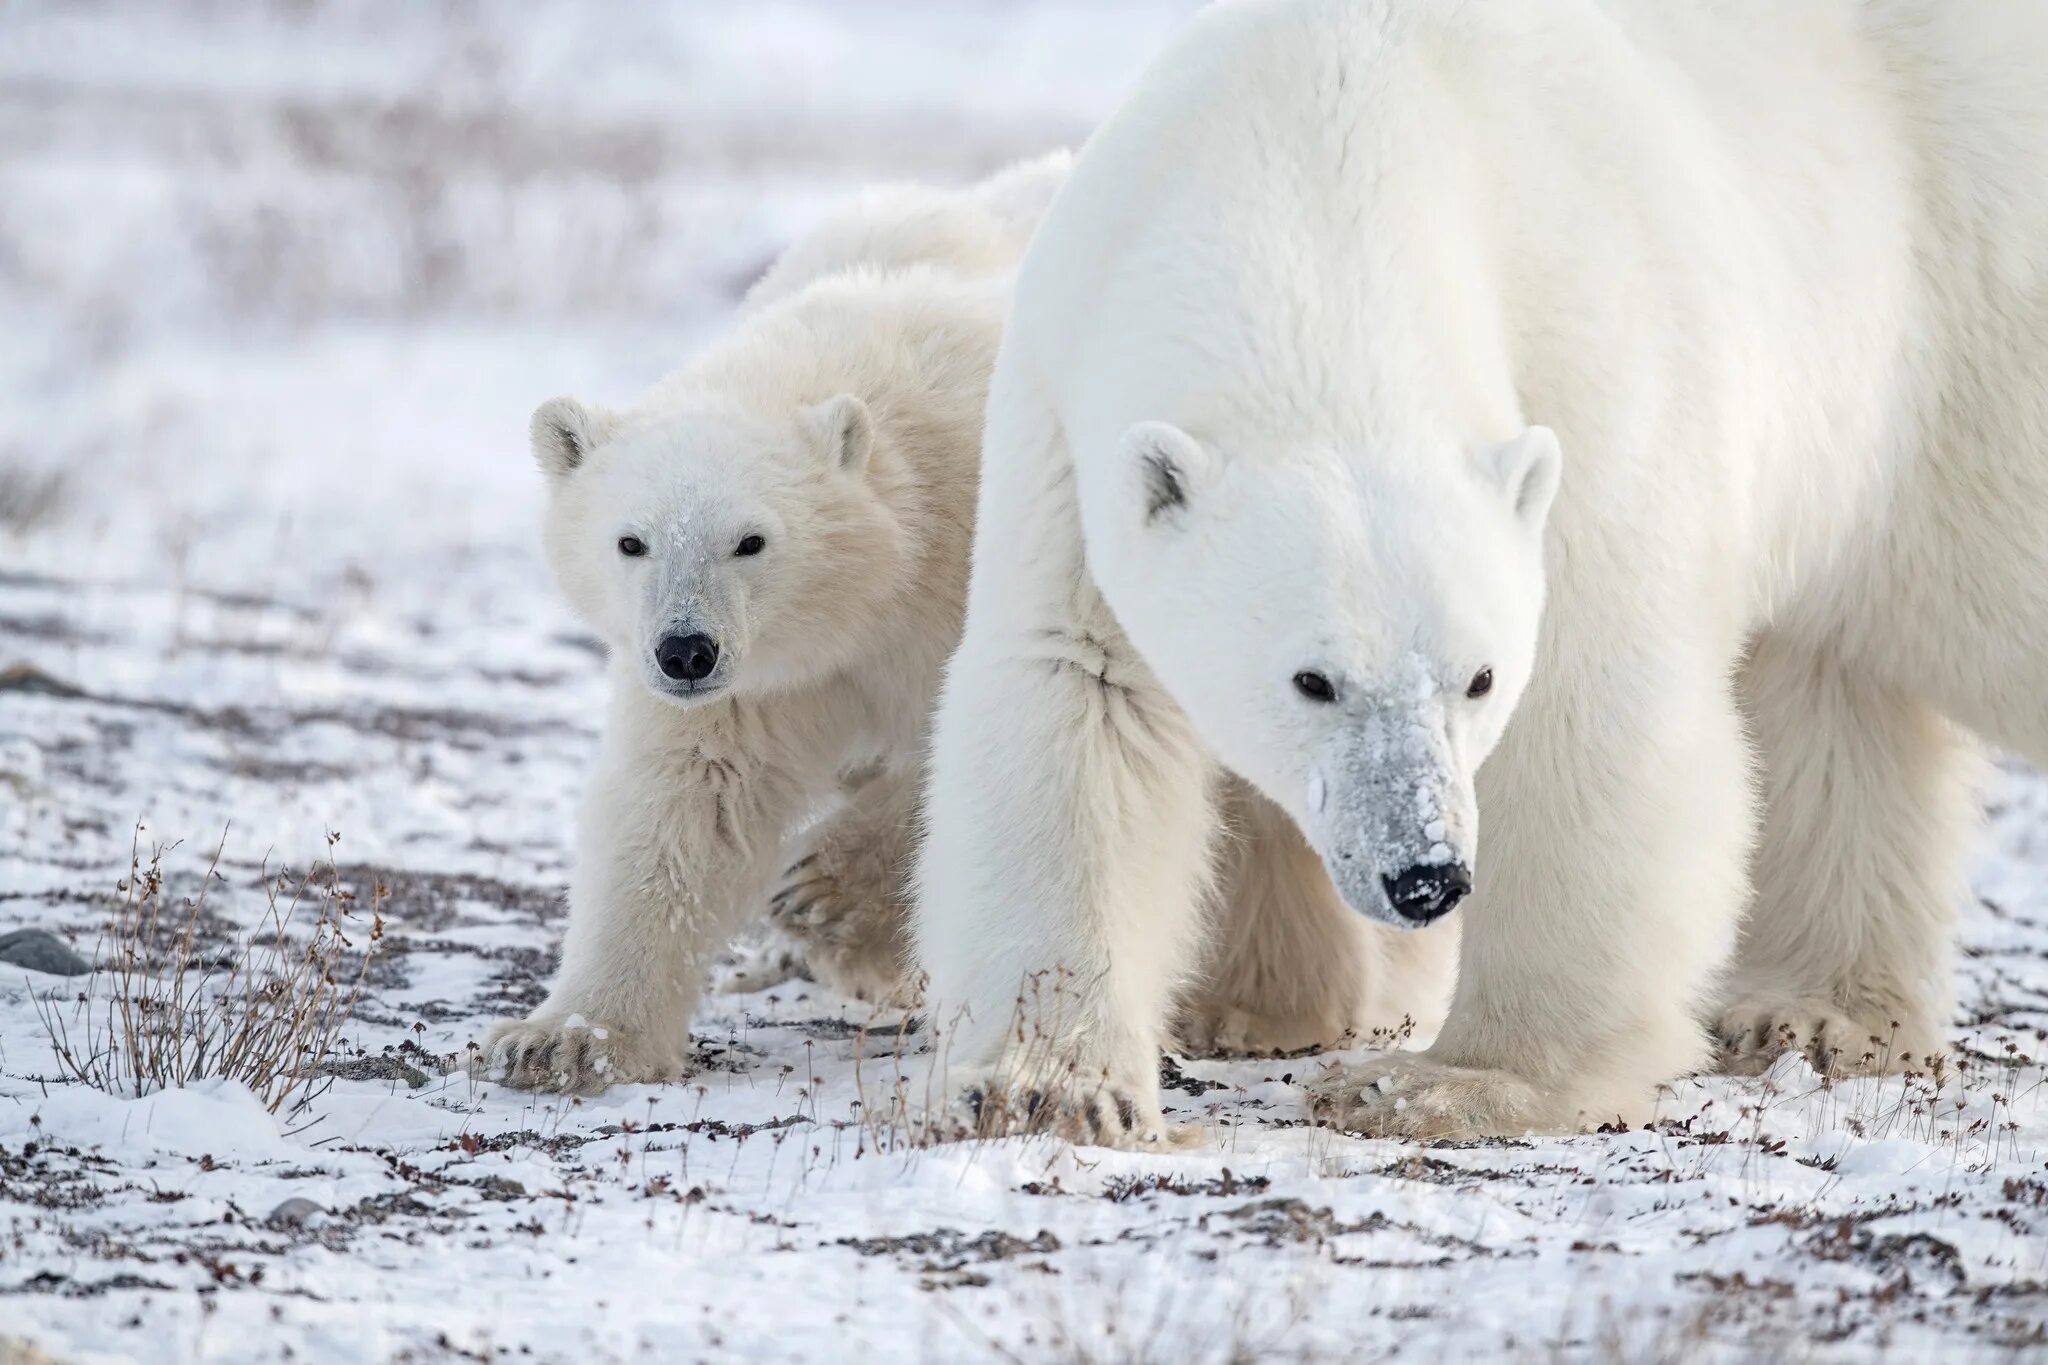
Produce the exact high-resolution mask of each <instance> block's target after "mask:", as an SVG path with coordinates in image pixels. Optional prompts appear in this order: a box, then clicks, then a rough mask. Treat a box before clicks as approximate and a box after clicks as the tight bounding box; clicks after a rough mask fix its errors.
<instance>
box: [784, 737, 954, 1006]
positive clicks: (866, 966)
mask: <svg viewBox="0 0 2048 1365" xmlns="http://www.w3.org/2000/svg"><path fill="white" fill-rule="evenodd" d="M921 777H922V774H921V773H920V772H919V771H918V769H917V768H915V767H914V766H913V767H906V768H901V769H896V768H891V769H888V770H885V771H884V772H882V773H881V774H879V775H878V776H876V777H874V778H872V779H870V780H869V781H867V782H865V783H863V784H862V785H861V786H860V787H859V788H858V789H856V790H855V791H853V792H851V793H850V794H849V795H848V797H847V801H846V804H845V806H844V807H842V808H841V809H840V810H838V811H835V812H834V813H833V814H832V815H830V816H828V817H826V818H825V819H824V820H823V821H821V822H820V823H819V824H818V826H817V828H815V829H813V830H811V831H810V832H809V833H808V834H806V835H805V837H804V841H803V847H802V850H801V854H800V856H799V857H797V859H796V860H795V861H794V862H793V863H792V864H791V865H790V866H789V867H788V868H786V869H785V870H784V871H783V874H782V882H781V885H780V886H778V887H777V888H776V890H775V893H774V895H772V896H771V897H770V898H769V901H768V916H769V920H770V921H771V922H772V923H773V924H774V926H775V927H776V928H777V929H779V930H781V931H782V932H783V933H784V934H786V935H787V936H788V937H789V939H790V940H791V941H792V942H793V943H794V944H795V945H796V946H797V947H798V948H800V949H801V950H802V953H803V960H804V963H805V965H806V967H807V968H808V969H809V973H810V975H811V978H812V979H813V980H815V981H819V982H822V983H823V984H825V985H827V986H830V987H831V988H832V989H833V990H836V991H838V992H840V993H841V994H844V995H850V996H852V997H853V998H854V999H856V1000H866V1001H870V1002H873V1003H877V1004H882V1005H896V1006H906V1007H907V1006H909V1005H911V1004H914V1003H915V1002H916V998H917V984H916V974H915V972H914V971H913V970H912V967H911V953H910V907H909V896H910V873H911V867H912V864H913V862H914V861H915V859H916V856H917V832H918V825H919V819H920V817H919V813H918V805H919V803H918V783H919V781H920V779H921Z"/></svg>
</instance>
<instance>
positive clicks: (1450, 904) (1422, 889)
mask: <svg viewBox="0 0 2048 1365" xmlns="http://www.w3.org/2000/svg"><path fill="white" fill-rule="evenodd" d="M1380 881H1381V883H1382V884H1383V885H1384V886H1385V887H1386V888H1387V899H1388V900H1389V901H1391V902H1392V903H1393V906H1394V913H1395V914H1397V915H1399V916H1400V917H1401V918H1402V919H1405V920H1407V921H1408V922H1409V923H1411V924H1429V923H1432V922H1434V921H1436V920H1440V919H1442V918H1443V917H1444V916H1445V915H1448V914H1450V913H1451V911H1453V910H1455V909H1457V907H1458V902H1459V901H1461V900H1463V899H1465V897H1466V896H1467V895H1468V894H1470V892H1471V890H1472V874H1471V873H1470V872H1469V871H1467V870H1466V868H1465V867H1464V865H1463V864H1462V863H1438V864H1437V865H1435V866H1434V867H1411V868H1409V869H1408V870H1407V871H1406V872H1403V873H1401V874H1400V875H1398V876H1394V877H1382V878H1380Z"/></svg>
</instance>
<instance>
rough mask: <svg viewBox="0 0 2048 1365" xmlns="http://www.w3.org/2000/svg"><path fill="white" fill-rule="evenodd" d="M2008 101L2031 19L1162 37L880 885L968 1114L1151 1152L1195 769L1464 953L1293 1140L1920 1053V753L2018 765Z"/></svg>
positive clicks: (2044, 247)
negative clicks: (913, 822)
mask: <svg viewBox="0 0 2048 1365" xmlns="http://www.w3.org/2000/svg"><path fill="white" fill-rule="evenodd" d="M2043 70H2048V11H2044V10H2043V9H2042V7H2040V6H1991V7H1981V6H1954V5H1949V4H1943V3H1939V2H1938V0H1827V2H1826V3H1821V4H1818V5H1812V6H1803V7H1800V8H1799V10H1798V12H1797V14H1796V15H1794V16H1788V13H1787V11H1786V10H1785V9H1784V7H1782V6H1772V5H1762V4H1757V5H1733V6H1730V5H1726V4H1708V3H1704V2H1703V0H1608V2H1607V3H1591V2H1590V0H1529V3H1521V4H1514V5H1471V4H1462V3H1453V2H1452V0H1400V2H1399V3H1395V0H1341V2H1339V0H1235V2H1234V3H1226V4H1220V5H1217V6H1215V7H1213V8H1211V9H1210V10H1208V11H1206V12H1204V13H1203V14H1202V15H1201V16H1200V17H1198V18H1197V19H1195V20H1194V21H1193V23H1191V24H1190V26H1189V28H1188V29H1187V31H1186V34H1185V36H1184V37H1183V38H1182V39H1181V40H1180V41H1178V42H1177V43H1176V44H1175V45H1174V46H1173V47H1172V48H1171V49H1170V51H1169V52H1168V53H1167V54H1166V55H1165V56H1164V57H1162V58H1161V59H1160V61H1159V62H1158V63H1157V65H1156V66H1155V67H1154V68H1153V69H1152V71H1151V72H1150V73H1149V74H1148V75H1147V76H1146V77H1144V78H1143V80H1142V82H1141V84H1140V86H1139V88H1138V90H1137V92H1136V94H1135V95H1134V96H1133V98H1132V99H1131V100H1130V101H1129V103H1128V104H1127V105H1126V106H1125V107H1124V108H1123V109H1122V110H1121V111H1120V112H1119V113H1118V114H1117V115H1115V116H1114V117H1113V118H1112V119H1111V121H1110V122H1109V123H1108V124H1107V125H1106V126H1105V127H1104V128H1103V129H1102V130H1100V131H1099V132H1098V133H1097V135H1096V136H1095V138H1094V139H1093V140H1092V141H1091V142H1090V144H1089V146H1088V148H1087V150H1086V151H1085V152H1084V154H1083V155H1082V156H1081V158H1080V159H1079V160H1078V162H1077V163H1076V165H1075V168H1074V171H1073V174H1072V176H1071V177H1070V179H1069V181H1068V183H1067V185H1066V187H1065V188H1064V189H1063V191H1062V192H1061V195H1060V197H1059V199H1058V201H1057V202H1056V203H1055V205H1054V206H1053V208H1052V210H1051V212H1050V213H1049V214H1048V216H1047V218H1046V221H1045V222H1044V224H1043V225H1042V226H1041V228H1040V230H1039V233H1038V235H1037V237H1036V238H1035V239H1034V241H1033V244H1032V246H1031V248H1030V250H1029V252H1028V253H1027V256H1026V260H1025V263H1024V265H1023V267H1022V268H1021V271H1020V275H1019V280H1018V286H1017V301H1016V304H1015V307H1014V309H1013V312H1012V315H1011V321H1010V325H1009V330H1008V332H1007V334H1006V336H1005V338H1004V341H1003V346H1002V352H1001V356H1000V358H999V361H998V365H997V370H996V374H995V377H994V379H993V381H992V385H991V392H990V400H989V402H990V406H989V419H988V427H987V432H986V436H985V463H984V470H983V478H982V487H981V504H980V513H979V516H980V524H979V530H978V538H977V543H976V547H975V559H974V566H973V574H972V582H971V586H970V591H969V607H968V617H967V626H966V631H965V635H964V637H963V640H962V644H961V647H960V649H959V651H958V653H957V655H956V656H955V659H954V662H953V665H952V667H951V669H950V672H949V675H948V678H947V681H946V685H945V688H944V691H943V695H942V700H941V703H940V710H939V715H938V718H937V721H936V728H935V737H934V752H933V758H932V776H931V779H930V791H929V797H928V805H929V810H930V832H929V835H928V838H927V840H926V842H925V845H924V850H923V853H922V855H921V863H920V868H919V874H918V876H919V897H920V908H919V919H918V931H917V937H918V945H919V950H920V953H921V956H922V959H923V962H924V965H925V967H926V969H927V971H928V973H929V978H930V991H931V994H932V997H933V998H934V1000H935V1001H938V1002H942V1003H941V1004H940V1008H941V1009H947V1008H957V1009H961V1010H964V1011H966V1012H967V1013H968V1014H969V1016H970V1017H971V1019H972V1023H971V1024H970V1025H969V1026H967V1027H966V1028H965V1029H964V1030H961V1031H956V1034H955V1036H954V1038H953V1040H952V1048H951V1058H952V1061H953V1062H954V1063H955V1064H956V1066H957V1067H958V1073H959V1074H958V1075H957V1077H956V1086H957V1093H959V1094H960V1095H961V1096H962V1097H963V1098H964V1099H965V1100H966V1101H967V1102H968V1103H969V1104H971V1105H976V1106H986V1104H987V1103H988V1101H989V1098H990V1096H992V1095H998V1096H1003V1097H1005V1098H1006V1099H1007V1100H1009V1101H1010V1102H1013V1103H1018V1102H1021V1103H1023V1104H1025V1105H1026V1106H1028V1107H1030V1108H1032V1109H1033V1110H1034V1111H1039V1110H1043V1109H1045V1108H1046V1107H1048V1106H1050V1107H1052V1108H1053V1109H1055V1110H1057V1111H1059V1112H1060V1113H1062V1114H1064V1115H1068V1116H1071V1118H1072V1124H1071V1126H1072V1127H1073V1128H1075V1129H1076V1130H1078V1131H1079V1132H1080V1133H1081V1135H1083V1136H1088V1137H1093V1138H1096V1139H1099V1140H1104V1141H1111V1142H1143V1141H1148V1140H1155V1139H1157V1138H1158V1137H1160V1136H1161V1135H1162V1131H1163V1125H1162V1122H1161V1117H1160V1110H1159V1107H1158V1100H1157V1086H1156V1078H1155V1076H1154V1074H1153V1053H1154V1051H1155V1050H1156V1047H1157V1045H1158V1040H1159V1038H1160V1036H1161V1033H1162V1030H1163V1029H1164V1028H1165V1027H1166V1024H1167V1020H1168V1017H1169V1002H1170V999H1171V996H1172V991H1173V982H1174V981H1175V979H1176V978H1177V977H1178V976H1179V975H1181V974H1182V973H1183V972H1184V971H1185V970H1186V968H1187V963H1188V960H1189V957H1190V954H1191V953H1193V952H1194V951H1195V944H1196V942H1197V941H1198V937H1199V935H1198V934H1197V933H1196V931H1195V930H1196V926H1195V921H1194V912H1193V910H1192V909H1191V907H1192V906H1193V905H1195V904H1196V903H1197V900H1198V891H1199V888H1200V886H1201V884H1202V882H1203V881H1204V879H1205V878H1206V877H1207V876H1208V869H1209V866H1210V860H1211V857H1212V846H1213V844H1214V841H1215V839H1216V831H1217V817H1216V807H1215V802H1214V800H1213V798H1212V793H1213V791H1214V789H1215V781H1216V775H1217V774H1218V773H1219V772H1225V771H1227V772H1229V773H1231V774H1234V775H1235V776H1236V777H1237V778H1239V779H1241V780H1243V781H1245V782H1248V783H1249V784H1250V785H1251V786H1252V787H1253V788H1255V789H1256V790H1257V791H1258V792H1259V793H1261V794H1262V795H1263V797H1264V798H1266V799H1267V800H1269V801H1270V802H1271V803H1272V804H1273V806H1274V807H1276V808H1277V809H1279V810H1282V811H1284V812H1285V813H1286V815H1287V816H1288V817H1290V818H1291V820H1292V822H1293V823H1294V824H1295V825H1296V826H1298V827H1299V828H1300V829H1301V830H1302V831H1303V832H1304V834H1305V835H1306V838H1307V841H1308V843H1309V844H1310V845H1311V846H1312V847H1313V848H1314V851H1315V854H1316V855H1317V856H1318V857H1319V859H1320V861H1321V863H1322V864H1323V865H1324V866H1325V867H1326V868H1327V869H1328V871H1329V874H1330V877H1331V879H1332V880H1333V881H1334V883H1335V885H1336V886H1337V887H1338V889H1339V890H1340V891H1341V893H1342V895H1343V897H1344V900H1345V901H1346V902H1348V903H1349V904H1350V905H1351V906H1352V907H1353V908H1354V909H1355V910H1356V911H1357V912H1358V913H1359V914H1361V915H1364V916H1369V917H1371V918H1373V919H1375V920H1378V921H1381V922H1384V923H1387V924H1390V925H1416V924H1423V923H1427V922H1430V921H1432V920H1435V919H1437V918H1439V917H1441V916H1443V915H1445V914H1446V913H1448V912H1449V911H1450V910H1452V909H1453V908H1454V907H1456V906H1457V905H1458V904H1459V903H1460V902H1461V901H1462V902H1463V903H1464V905H1465V910H1464V913H1463V914H1462V915H1461V916H1460V918H1462V919H1463V920H1464V922H1465V930H1466V932H1465V937H1464V947H1463V954H1462V961H1461V963H1460V970H1459V977H1458V983H1457V990H1456V996H1455V1000H1454V1003H1453V1006H1452V1009H1451V1013H1450V1016H1449V1018H1448V1020H1447V1022H1446V1023H1445V1026H1444V1028H1443V1030H1442V1032H1441V1034H1440V1035H1439V1037H1438V1038H1437V1040H1436V1041H1435V1043H1434V1044H1433V1045H1432V1046H1431V1047H1430V1048H1429V1049H1428V1050H1427V1051H1424V1052H1421V1053H1413V1054H1402V1055H1390V1056H1387V1057H1383V1058H1380V1059H1377V1060H1374V1061H1372V1062H1370V1063H1368V1064H1366V1065H1363V1066H1358V1067H1353V1068H1350V1069H1347V1070H1340V1071H1338V1072H1336V1073H1334V1074H1333V1075H1332V1076H1330V1077H1328V1078H1327V1079H1325V1080H1323V1081H1321V1082H1319V1083H1318V1084H1317V1085H1316V1086H1315V1088H1314V1092H1313V1099H1314V1104H1315V1111H1316V1113H1317V1114H1318V1115H1319V1116H1321V1117H1323V1118H1325V1119H1327V1120H1330V1121H1334V1122H1336V1123H1339V1124H1342V1125H1344V1126H1347V1127H1351V1128H1357V1129H1363V1130H1366V1131H1371V1132H1377V1133H1387V1134H1409V1135H1431V1136H1436V1135H1448V1136H1469V1135H1479V1134H1503V1133H1516V1132H1521V1131H1525V1130H1529V1129H1570V1128H1574V1127H1579V1126H1583V1125H1591V1124H1596V1123H1599V1122H1603V1121H1608V1120H1612V1119H1615V1118H1625V1119H1630V1120H1636V1119H1640V1118H1642V1117H1644V1116H1646V1115H1647V1113H1648V1112H1649V1111H1650V1108H1651V1106H1652V1104H1653V1099H1654V1094H1655V1090H1656V1087H1657V1085H1658V1084H1659V1083H1660V1082H1662V1081H1664V1080H1666V1079H1667V1078H1670V1077H1673V1076H1675V1075H1678V1074H1681V1073H1684V1072H1686V1071H1689V1070H1691V1069H1694V1068H1696V1067H1699V1066H1701V1065H1702V1064H1704V1063H1706V1062H1708V1061H1709V1060H1710V1058H1711V1057H1712V1055H1713V1049H1712V1046H1711V1043H1712V1041H1713V1040H1715V1039H1716V1038H1718V1040H1719V1041H1720V1042H1721V1043H1722V1044H1723V1046H1724V1047H1725V1048H1726V1049H1727V1050H1728V1051H1729V1053H1730V1054H1731V1057H1732V1059H1733V1060H1736V1061H1740V1062H1745V1063H1751V1064H1753V1062H1752V1059H1755V1058H1759V1057H1761V1056H1763V1055H1766V1054H1768V1052H1769V1051H1770V1050H1771V1049H1773V1048H1775V1047H1779V1046H1782V1045H1783V1043H1782V1040H1785V1039H1790V1040H1792V1041H1793V1042H1794V1043H1796V1044H1797V1045H1800V1046H1803V1047H1805V1048H1807V1049H1809V1050H1810V1051H1811V1052H1812V1053H1813V1055H1814V1056H1815V1057H1816V1059H1817V1060H1819V1061H1822V1062H1824V1063H1827V1064H1831V1065H1836V1066H1871V1067H1881V1066H1886V1065H1897V1064H1899V1063H1900V1062H1901V1061H1902V1060H1903V1059H1904V1058H1905V1057H1906V1056H1908V1055H1914V1056H1917V1055H1919V1054H1922V1053H1924V1052H1925V1051H1926V1050H1928V1049H1930V1048H1933V1047H1936V1046H1938V1045H1939V1043H1940V1041H1941V1037H1942V1030H1943V1028H1944V1026H1945V1024H1946V1022H1947V1015H1946V1003H1945V1001H1946V977H1947V970H1946V969H1947V962H1948V952H1949V938H1950V923H1951V919H1952V915H1953V907H1954V904H1955V900H1956V897H1957V894H1958V891H1959V877H1958V859H1959V856H1960V853H1961V850H1962V849H1963V847H1964V841H1965V839H1966V837H1967V831H1968V829H1969V824H1970V816H1971V813H1972V812H1971V803H1970V798H1969V784H1968V782H1967V781H1966V777H1967V774H1968V771H1969V768H1970V762H1969V750H1968V746H1967V744H1966V743H1965V742H1964V741H1963V739H1962V738H1961V737H1960V736H1959V734H1958V733H1957V729H1956V727H1957V726H1958V725H1960V726H1966V727H1968V728H1970V729H1972V730H1975V731H1977V732H1978V733H1979V734H1981V735H1984V736H1986V737H1988V738H1990V739H1992V740H1994V741H1996V742H1998V743H2000V744H2003V745H2006V746H2008V747H2011V748H2013V749H2016V750H2018V751H2020V752H2022V753H2024V754H2027V755H2029V756H2031V757H2033V758H2034V759H2036V760H2044V761H2048V690H2044V688H2043V685H2042V684H2043V680H2044V679H2048V534H2044V533H2043V531H2042V527H2043V526H2044V525H2048V82H2044V81H2042V80H2041V79H2040V73H2041V72H2042V71H2043ZM1560 73H1563V74H1562V75H1561V74H1560ZM1759 775H1760V776H1761V780H1760V781H1759ZM1482 832H1483V834H1484V838H1483V840H1482V837H1481V836H1482ZM1745 912H1746V913H1747V919H1746V922H1745V919H1744V916H1745ZM1050 971H1058V972H1060V973H1061V974H1063V976H1064V978H1065V979H1067V980H1069V981H1071V982H1074V983H1078V987H1077V990H1076V991H1075V992H1074V998H1072V999H1070V1000H1069V1001H1068V1002H1067V1004H1066V1009H1065V1012H1064V1014H1063V1015H1062V1017H1061V1022H1060V1024H1059V1029H1058V1032H1057V1034H1056V1036H1054V1037H1052V1038H1050V1039H1046V1040H1039V1041H1037V1042H1036V1044H1035V1045H1034V1047H1032V1048H1031V1049H1029V1050H1028V1053H1025V1052H1020V1050H1019V1049H1017V1048H1015V1047H1014V1046H1011V1045H1010V1043H1009V1040H1008V1038H1007V1037H1006V1033H1005V1027H1006V1019H1007V1017H1008V1015H1009V1013H1010V1010H1009V1008H1008V1002H1009V1001H1010V1000H1011V999H1012V997H1013V996H1014V995H1015V993H1016V991H1017V989H1018V987H1017V982H1018V981H1019V980H1020V979H1032V978H1035V977H1037V976H1040V975H1042V974H1044V973H1047V972H1050ZM1020 1097H1021V1098H1020Z"/></svg>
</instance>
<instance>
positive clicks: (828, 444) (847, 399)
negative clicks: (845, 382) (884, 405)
mask: <svg viewBox="0 0 2048 1365" xmlns="http://www.w3.org/2000/svg"><path fill="white" fill-rule="evenodd" d="M804 420H805V422H806V423H808V424H809V426H810V428H811V430H812V431H813V432H814V433H816V435H817V438H818V444H819V446H820V447H821V448H822V449H823V450H824V452H825V458H826V459H827V460H830V461H831V462H832V463H833V464H835V465H837V466H839V468H841V469H843V470H845V471H846V472H847V473H849V474H858V473H860V471H861V470H863V469H866V468H867V467H868V456H869V455H870V454H872V453H873V452H874V449H875V419H874V416H873V415H872V414H871V413H869V412H868V405H867V404H866V403H863V402H861V401H860V399H858V398H856V397H854V396H853V395H852V394H850V393H842V394H840V395H839V396H838V397H837V398H827V399H826V400H825V401H824V402H822V403H820V404H818V405H817V406H816V407H814V408H811V409H808V410H807V411H806V412H805V413H804Z"/></svg>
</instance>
